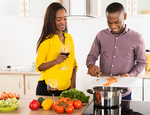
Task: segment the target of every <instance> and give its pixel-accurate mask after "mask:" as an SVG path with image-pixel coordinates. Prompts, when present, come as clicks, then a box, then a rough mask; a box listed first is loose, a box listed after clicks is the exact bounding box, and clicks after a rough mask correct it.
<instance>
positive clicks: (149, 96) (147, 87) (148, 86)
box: [144, 79, 150, 101]
mask: <svg viewBox="0 0 150 115" xmlns="http://www.w3.org/2000/svg"><path fill="white" fill-rule="evenodd" d="M144 101H150V79H144Z"/></svg>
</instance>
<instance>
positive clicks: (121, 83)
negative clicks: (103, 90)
mask: <svg viewBox="0 0 150 115" xmlns="http://www.w3.org/2000/svg"><path fill="white" fill-rule="evenodd" d="M115 77H116V78H118V82H116V83H112V84H110V86H109V87H133V84H134V82H136V81H137V80H138V79H139V78H138V77H117V76H115ZM109 78H110V77H98V78H95V79H94V80H93V81H91V83H90V85H96V86H103V84H105V83H108V81H107V79H109Z"/></svg>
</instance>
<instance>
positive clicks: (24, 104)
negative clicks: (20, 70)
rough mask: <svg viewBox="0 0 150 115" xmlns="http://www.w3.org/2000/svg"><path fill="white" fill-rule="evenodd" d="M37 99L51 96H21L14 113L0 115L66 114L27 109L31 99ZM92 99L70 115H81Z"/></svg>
mask: <svg viewBox="0 0 150 115" xmlns="http://www.w3.org/2000/svg"><path fill="white" fill-rule="evenodd" d="M38 97H43V98H44V99H47V98H51V99H52V96H36V95H35V96H26V95H21V96H20V99H19V101H20V102H21V105H20V106H19V107H18V108H17V109H16V110H14V111H11V112H1V111H0V115H9V114H11V115H12V114H13V115H67V113H65V112H64V113H63V114H59V113H57V112H55V111H53V110H47V111H46V110H43V108H39V109H37V110H31V109H29V103H30V101H31V100H32V99H37V98H38ZM54 101H55V102H58V96H55V97H54ZM91 101H92V99H90V100H89V102H88V103H86V105H84V106H82V107H81V108H79V109H75V110H74V112H73V113H72V114H71V115H81V114H82V113H83V112H84V110H85V109H86V108H87V106H88V105H89V104H90V102H91ZM68 115H69V114H68Z"/></svg>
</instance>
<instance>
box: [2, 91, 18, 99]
mask: <svg viewBox="0 0 150 115" xmlns="http://www.w3.org/2000/svg"><path fill="white" fill-rule="evenodd" d="M14 97H16V98H17V99H19V94H16V93H14V92H13V93H11V92H8V93H6V92H5V91H3V92H2V93H1V94H0V100H3V99H8V98H10V99H12V98H14Z"/></svg>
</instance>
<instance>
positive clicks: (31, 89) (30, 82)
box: [25, 75, 40, 95]
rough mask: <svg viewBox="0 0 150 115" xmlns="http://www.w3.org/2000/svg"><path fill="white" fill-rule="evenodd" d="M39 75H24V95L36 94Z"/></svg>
mask: <svg viewBox="0 0 150 115" xmlns="http://www.w3.org/2000/svg"><path fill="white" fill-rule="evenodd" d="M39 77H40V76H37V75H25V95H36V87H37V83H38V80H39Z"/></svg>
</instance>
